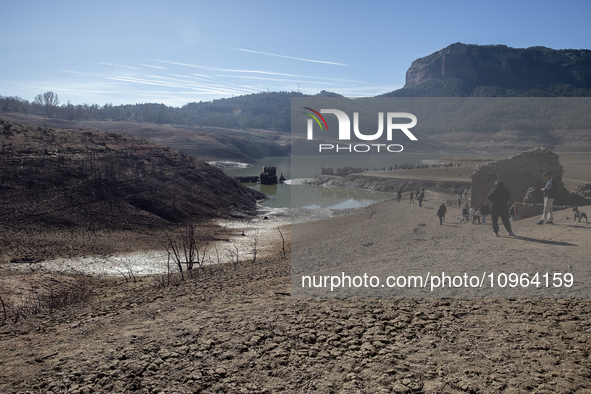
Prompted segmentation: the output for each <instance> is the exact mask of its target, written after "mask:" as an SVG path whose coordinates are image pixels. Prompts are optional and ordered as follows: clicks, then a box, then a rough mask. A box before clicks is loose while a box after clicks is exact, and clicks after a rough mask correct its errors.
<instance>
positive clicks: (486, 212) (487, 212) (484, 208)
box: [480, 202, 490, 224]
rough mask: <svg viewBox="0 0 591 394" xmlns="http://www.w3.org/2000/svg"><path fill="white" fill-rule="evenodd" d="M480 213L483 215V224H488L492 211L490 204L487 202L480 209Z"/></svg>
mask: <svg viewBox="0 0 591 394" xmlns="http://www.w3.org/2000/svg"><path fill="white" fill-rule="evenodd" d="M480 213H481V214H482V223H483V224H486V216H487V215H490V209H489V208H488V203H487V202H485V203H484V204H482V206H481V207H480Z"/></svg>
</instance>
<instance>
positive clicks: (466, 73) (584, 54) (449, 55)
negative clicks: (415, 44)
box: [405, 43, 591, 89]
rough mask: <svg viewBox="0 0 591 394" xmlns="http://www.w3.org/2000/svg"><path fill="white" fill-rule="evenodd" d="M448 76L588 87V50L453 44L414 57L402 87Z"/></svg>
mask: <svg viewBox="0 0 591 394" xmlns="http://www.w3.org/2000/svg"><path fill="white" fill-rule="evenodd" d="M452 78H459V79H461V80H462V81H464V82H467V83H469V84H471V85H474V86H500V87H504V88H514V89H532V88H536V87H539V86H550V85H553V84H567V85H572V86H576V87H580V88H591V51H590V50H576V49H564V50H554V49H550V48H545V47H531V48H510V47H508V46H505V45H485V46H481V45H465V44H461V43H456V44H452V45H450V46H448V47H446V48H444V49H442V50H440V51H437V52H435V53H433V54H431V55H429V56H426V57H424V58H420V59H417V60H415V61H414V62H413V63H412V65H411V67H410V68H409V69H408V71H407V72H406V85H405V87H411V86H413V85H418V84H421V83H423V82H426V81H429V80H448V79H452Z"/></svg>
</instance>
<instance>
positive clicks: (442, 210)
mask: <svg viewBox="0 0 591 394" xmlns="http://www.w3.org/2000/svg"><path fill="white" fill-rule="evenodd" d="M446 213H447V207H446V206H445V201H444V202H442V203H441V205H440V206H439V209H438V210H437V216H439V224H441V225H443V219H444V218H445V214H446Z"/></svg>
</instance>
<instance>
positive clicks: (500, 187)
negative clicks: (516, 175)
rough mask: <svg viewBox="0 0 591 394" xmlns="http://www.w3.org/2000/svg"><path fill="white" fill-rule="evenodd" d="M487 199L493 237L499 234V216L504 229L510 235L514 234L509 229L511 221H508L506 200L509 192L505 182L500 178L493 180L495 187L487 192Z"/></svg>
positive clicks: (509, 195)
mask: <svg viewBox="0 0 591 394" xmlns="http://www.w3.org/2000/svg"><path fill="white" fill-rule="evenodd" d="M487 198H488V200H489V201H490V202H491V206H490V216H491V218H492V227H493V232H494V235H495V237H498V236H499V216H500V217H501V220H502V221H503V225H504V226H505V229H506V230H507V232H508V233H509V235H511V236H515V234H513V231H512V230H511V222H509V208H508V207H507V202H508V201H509V199H510V198H511V193H509V190H507V188H506V187H505V184H504V183H503V181H501V180H500V179H499V180H498V181H496V182H495V187H494V188H493V189H492V190H491V191H489V192H488V195H487Z"/></svg>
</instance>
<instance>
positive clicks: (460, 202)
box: [456, 194, 462, 208]
mask: <svg viewBox="0 0 591 394" xmlns="http://www.w3.org/2000/svg"><path fill="white" fill-rule="evenodd" d="M456 199H457V200H458V208H459V207H461V206H462V195H461V194H458V197H457V198H456Z"/></svg>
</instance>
